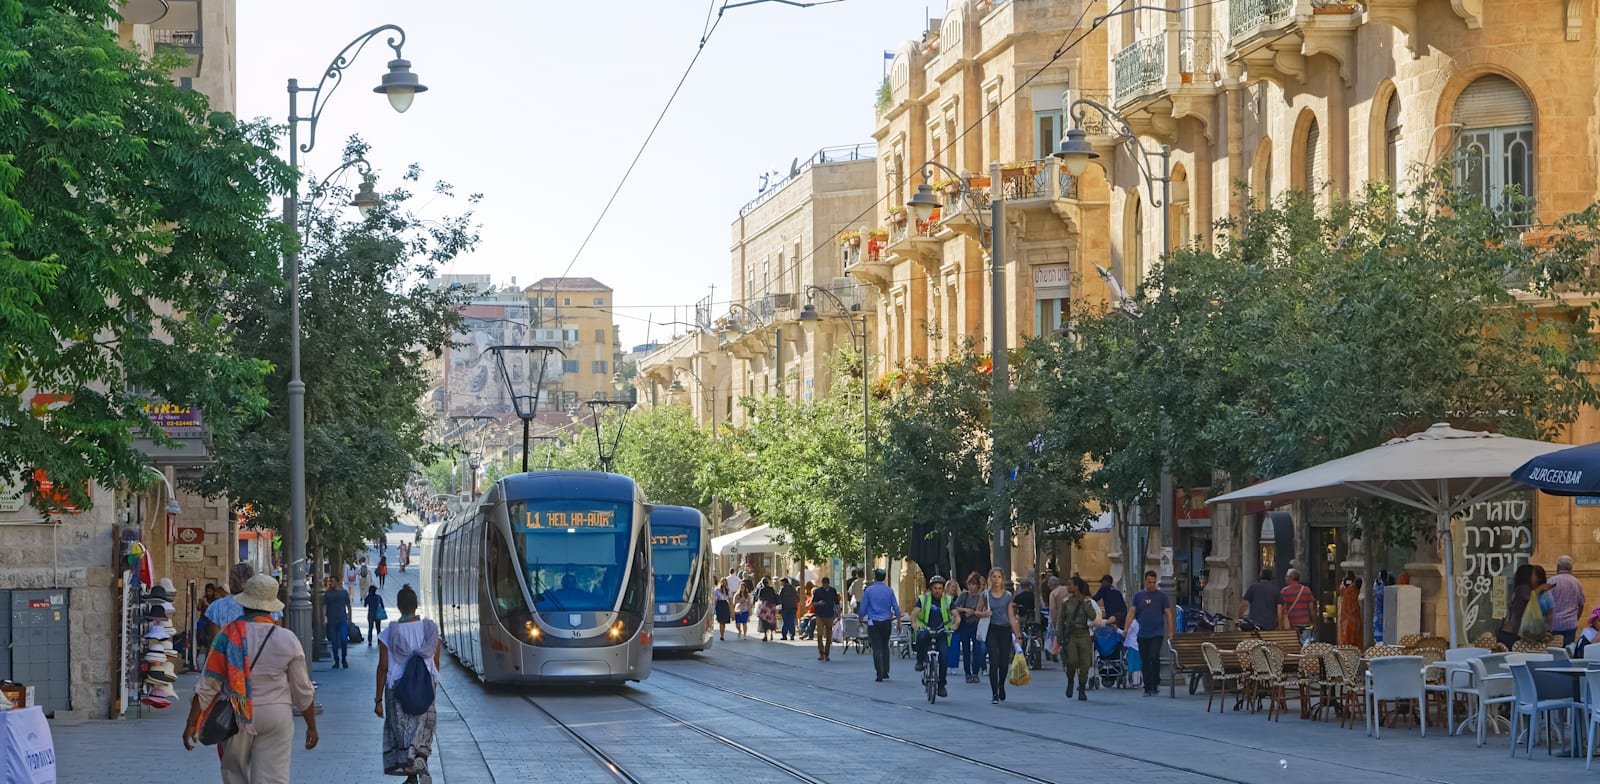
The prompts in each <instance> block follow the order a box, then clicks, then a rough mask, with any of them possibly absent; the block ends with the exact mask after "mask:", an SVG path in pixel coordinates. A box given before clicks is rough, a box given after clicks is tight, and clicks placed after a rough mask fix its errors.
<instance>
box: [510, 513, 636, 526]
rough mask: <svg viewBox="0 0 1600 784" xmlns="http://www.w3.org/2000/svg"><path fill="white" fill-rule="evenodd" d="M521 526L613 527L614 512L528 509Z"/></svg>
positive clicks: (615, 524)
mask: <svg viewBox="0 0 1600 784" xmlns="http://www.w3.org/2000/svg"><path fill="white" fill-rule="evenodd" d="M523 527H525V528H528V529H530V530H543V529H546V528H589V529H596V528H602V529H613V528H616V527H617V519H616V513H615V512H611V511H596V512H582V511H576V512H569V511H534V510H529V511H528V513H527V520H526V521H524V523H523Z"/></svg>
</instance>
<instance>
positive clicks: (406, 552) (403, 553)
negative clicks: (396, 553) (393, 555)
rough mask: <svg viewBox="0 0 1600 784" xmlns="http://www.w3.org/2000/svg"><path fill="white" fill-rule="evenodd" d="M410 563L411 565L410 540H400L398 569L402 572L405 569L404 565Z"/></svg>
mask: <svg viewBox="0 0 1600 784" xmlns="http://www.w3.org/2000/svg"><path fill="white" fill-rule="evenodd" d="M410 565H411V543H410V542H401V543H400V571H401V572H404V571H405V570H406V567H407V566H410Z"/></svg>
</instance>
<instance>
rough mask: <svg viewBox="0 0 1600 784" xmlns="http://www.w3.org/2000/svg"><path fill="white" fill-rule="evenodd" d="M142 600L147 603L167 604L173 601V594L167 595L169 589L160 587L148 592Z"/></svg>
mask: <svg viewBox="0 0 1600 784" xmlns="http://www.w3.org/2000/svg"><path fill="white" fill-rule="evenodd" d="M141 598H143V599H144V601H147V602H165V601H169V600H170V599H172V594H169V593H167V589H165V588H162V587H161V586H159V585H158V586H156V587H154V588H151V589H150V590H149V591H146V592H145V594H144V596H143V597H141Z"/></svg>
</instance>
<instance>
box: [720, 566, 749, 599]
mask: <svg viewBox="0 0 1600 784" xmlns="http://www.w3.org/2000/svg"><path fill="white" fill-rule="evenodd" d="M743 585H744V578H743V577H740V576H739V572H738V570H737V569H734V568H733V567H732V566H730V567H728V576H727V577H724V578H722V587H723V588H725V589H727V591H728V595H729V596H734V595H736V594H738V593H739V588H740V587H741V586H743Z"/></svg>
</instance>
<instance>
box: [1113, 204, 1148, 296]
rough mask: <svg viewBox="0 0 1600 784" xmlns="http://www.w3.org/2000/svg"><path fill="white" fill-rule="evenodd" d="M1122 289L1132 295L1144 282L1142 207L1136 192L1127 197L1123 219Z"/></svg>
mask: <svg viewBox="0 0 1600 784" xmlns="http://www.w3.org/2000/svg"><path fill="white" fill-rule="evenodd" d="M1123 221H1124V232H1123V236H1122V274H1121V275H1120V276H1118V277H1119V278H1120V279H1121V280H1120V281H1119V282H1120V283H1122V287H1123V288H1124V289H1126V290H1127V291H1128V292H1129V293H1132V292H1133V290H1134V289H1135V288H1137V287H1138V285H1139V282H1140V281H1142V280H1144V272H1145V270H1144V205H1143V203H1142V202H1141V200H1140V198H1139V194H1138V192H1137V191H1135V192H1133V193H1130V194H1129V195H1128V211H1127V215H1126V216H1125V217H1124V219H1123Z"/></svg>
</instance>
